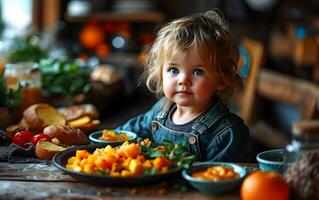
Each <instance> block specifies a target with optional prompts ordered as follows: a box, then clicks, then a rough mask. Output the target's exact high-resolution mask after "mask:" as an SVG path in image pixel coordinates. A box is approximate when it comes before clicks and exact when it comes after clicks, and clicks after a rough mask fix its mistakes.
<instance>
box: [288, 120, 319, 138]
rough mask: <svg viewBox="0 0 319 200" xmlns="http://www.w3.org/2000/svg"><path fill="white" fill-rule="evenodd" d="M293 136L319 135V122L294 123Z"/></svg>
mask: <svg viewBox="0 0 319 200" xmlns="http://www.w3.org/2000/svg"><path fill="white" fill-rule="evenodd" d="M292 134H293V135H295V136H301V135H314V136H315V135H319V120H305V121H301V122H294V123H292Z"/></svg>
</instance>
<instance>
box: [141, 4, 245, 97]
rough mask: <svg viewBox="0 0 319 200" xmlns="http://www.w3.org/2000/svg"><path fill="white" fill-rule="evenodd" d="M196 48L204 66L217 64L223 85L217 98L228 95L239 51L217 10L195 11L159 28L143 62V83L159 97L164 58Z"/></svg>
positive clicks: (234, 84)
mask: <svg viewBox="0 0 319 200" xmlns="http://www.w3.org/2000/svg"><path fill="white" fill-rule="evenodd" d="M193 47H195V48H197V49H198V50H199V52H200V56H201V59H203V61H204V62H205V64H206V65H207V66H210V67H216V68H215V71H216V72H217V73H218V74H219V76H220V78H221V80H222V81H224V82H225V83H226V85H227V86H226V88H225V89H224V90H223V91H219V96H220V97H224V98H226V97H229V96H231V94H232V93H233V91H234V90H235V88H236V87H237V86H241V84H242V83H241V78H240V76H239V75H238V72H237V68H238V67H237V62H238V59H239V53H238V49H237V46H236V44H235V42H234V40H233V38H232V37H231V34H230V31H229V29H228V25H227V24H226V23H225V21H224V19H223V18H222V14H221V13H220V12H219V11H218V10H214V11H208V12H206V13H197V14H194V15H190V16H187V17H183V18H180V19H176V20H174V21H172V22H169V23H167V24H166V25H165V26H164V27H162V28H161V29H160V30H159V32H158V34H157V37H156V39H155V41H154V43H153V45H152V46H151V48H150V51H149V52H148V56H147V59H146V62H145V67H146V70H145V72H144V75H145V76H146V85H147V87H148V89H149V90H150V91H152V92H154V93H155V94H156V95H157V97H162V96H163V94H164V92H163V80H162V70H163V65H164V62H165V60H166V59H169V58H170V57H171V56H172V55H174V54H179V55H180V54H182V55H183V54H184V55H185V52H186V51H187V50H188V49H189V48H193Z"/></svg>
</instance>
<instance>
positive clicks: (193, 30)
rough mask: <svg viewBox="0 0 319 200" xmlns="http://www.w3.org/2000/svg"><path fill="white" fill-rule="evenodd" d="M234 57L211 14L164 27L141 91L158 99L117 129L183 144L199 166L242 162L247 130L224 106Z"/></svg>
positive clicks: (235, 81)
mask: <svg viewBox="0 0 319 200" xmlns="http://www.w3.org/2000/svg"><path fill="white" fill-rule="evenodd" d="M238 58H239V53H238V50H237V47H236V44H235V43H234V42H233V40H232V38H231V36H230V33H229V30H228V28H227V27H226V25H225V24H224V23H223V20H222V18H221V17H220V16H219V15H218V13H217V12H216V11H208V12H206V13H204V14H195V15H191V16H188V17H183V18H180V19H177V20H174V21H172V22H170V23H168V24H167V25H165V26H164V27H163V28H162V29H161V30H160V31H159V33H158V35H157V38H156V40H155V42H154V44H153V46H152V47H151V49H150V52H149V54H148V58H147V61H146V67H147V70H146V75H147V80H146V83H147V87H148V88H149V89H150V90H151V91H153V92H155V93H156V94H157V96H158V97H162V98H161V99H160V100H159V101H158V102H157V103H156V104H155V105H154V106H153V107H152V108H151V109H150V110H149V111H148V112H146V113H145V114H142V115H139V116H137V117H135V118H133V119H130V120H129V121H128V122H126V123H125V124H124V125H122V126H120V127H118V128H117V129H121V130H131V131H134V132H136V133H137V134H138V135H139V136H140V137H145V138H146V137H148V138H151V139H153V141H155V142H156V143H162V141H163V140H164V139H167V140H171V141H173V142H176V143H178V142H184V143H185V144H187V145H186V146H187V148H188V151H190V152H192V153H194V154H195V155H196V156H197V157H198V159H199V160H201V161H208V160H209V161H231V162H244V161H246V158H247V156H248V153H249V151H250V146H251V143H250V137H249V130H248V128H247V127H246V126H245V125H244V123H243V120H242V119H241V118H240V117H238V116H237V115H235V114H233V113H231V112H230V111H229V110H228V108H227V107H226V106H225V104H224V101H225V99H226V98H227V97H229V95H231V94H232V92H233V90H234V88H235V87H237V86H238V85H241V79H240V77H239V75H238V74H237V61H238Z"/></svg>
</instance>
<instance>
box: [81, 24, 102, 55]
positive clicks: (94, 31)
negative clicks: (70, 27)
mask: <svg viewBox="0 0 319 200" xmlns="http://www.w3.org/2000/svg"><path fill="white" fill-rule="evenodd" d="M103 41H104V32H103V30H102V28H100V27H99V26H98V24H96V23H90V24H87V25H85V26H84V27H83V29H81V31H80V42H81V44H82V45H83V46H84V47H85V48H88V49H94V48H96V47H97V46H98V45H99V44H101V43H103Z"/></svg>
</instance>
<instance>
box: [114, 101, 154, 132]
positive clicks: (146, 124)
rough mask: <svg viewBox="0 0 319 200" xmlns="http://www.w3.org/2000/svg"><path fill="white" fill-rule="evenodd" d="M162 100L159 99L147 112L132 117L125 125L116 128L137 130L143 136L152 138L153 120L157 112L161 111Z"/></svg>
mask: <svg viewBox="0 0 319 200" xmlns="http://www.w3.org/2000/svg"><path fill="white" fill-rule="evenodd" d="M159 106H160V101H158V102H157V103H156V104H155V105H154V106H153V107H152V108H151V109H150V110H148V111H147V112H146V113H144V114H141V115H138V116H136V117H133V118H131V119H130V120H128V121H127V122H125V123H124V124H123V125H121V126H119V127H117V128H116V130H127V131H132V132H135V133H136V134H137V135H138V136H140V137H142V138H146V137H148V138H152V128H151V124H152V121H153V120H154V119H155V116H156V114H157V113H158V111H159Z"/></svg>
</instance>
